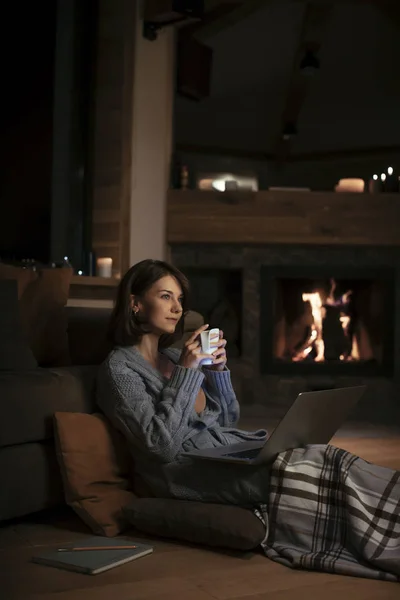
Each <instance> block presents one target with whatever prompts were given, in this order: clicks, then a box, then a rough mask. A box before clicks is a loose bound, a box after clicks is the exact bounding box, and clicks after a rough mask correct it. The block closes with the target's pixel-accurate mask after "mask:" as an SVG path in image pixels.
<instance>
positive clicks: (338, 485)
mask: <svg viewBox="0 0 400 600" xmlns="http://www.w3.org/2000/svg"><path fill="white" fill-rule="evenodd" d="M255 512H256V515H257V516H258V517H259V518H260V519H261V520H262V521H263V522H264V523H265V525H266V527H267V534H266V537H265V540H264V542H263V543H262V547H263V550H264V552H265V554H266V556H267V557H268V558H270V559H272V560H274V561H276V562H279V563H281V564H283V565H286V566H288V567H291V568H293V569H311V570H318V571H326V572H329V573H337V574H342V575H353V576H356V577H368V578H373V579H385V580H389V581H400V471H392V470H391V469H387V468H384V467H378V466H376V465H372V464H371V463H368V462H366V461H365V460H363V459H361V458H358V457H356V456H354V455H353V454H350V453H349V452H346V451H345V450H341V449H340V448H335V447H334V446H329V445H328V446H325V445H316V446H307V447H306V448H298V449H296V450H289V451H287V452H284V453H282V454H280V455H279V456H278V457H277V459H276V460H275V462H274V464H273V466H272V472H271V491H270V494H269V503H268V505H265V506H261V507H259V509H257V510H256V511H255Z"/></svg>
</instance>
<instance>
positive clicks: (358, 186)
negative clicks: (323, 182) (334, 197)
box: [335, 178, 365, 193]
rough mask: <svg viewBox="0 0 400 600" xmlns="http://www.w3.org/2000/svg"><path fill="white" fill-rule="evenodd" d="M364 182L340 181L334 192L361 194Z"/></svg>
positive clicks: (359, 180) (358, 180) (353, 180)
mask: <svg viewBox="0 0 400 600" xmlns="http://www.w3.org/2000/svg"><path fill="white" fill-rule="evenodd" d="M364 187H365V182H364V180H363V179H354V178H353V179H350V178H349V179H340V180H339V183H338V184H337V185H336V186H335V192H353V193H354V192H355V193H362V192H363V191H364Z"/></svg>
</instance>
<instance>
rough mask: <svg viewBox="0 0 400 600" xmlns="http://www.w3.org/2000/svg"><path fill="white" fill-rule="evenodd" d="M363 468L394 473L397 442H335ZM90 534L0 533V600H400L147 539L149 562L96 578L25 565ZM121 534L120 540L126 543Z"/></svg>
mask: <svg viewBox="0 0 400 600" xmlns="http://www.w3.org/2000/svg"><path fill="white" fill-rule="evenodd" d="M333 443H335V445H337V446H340V447H343V448H345V449H347V450H349V451H351V452H354V453H355V454H358V455H359V456H361V457H362V458H365V459H366V460H369V461H372V462H375V463H377V464H380V465H382V466H387V467H390V468H397V469H400V435H397V436H396V435H392V434H388V433H387V432H386V433H385V432H383V433H382V435H381V436H379V435H376V432H375V435H374V437H370V438H369V437H362V436H361V434H360V431H358V433H357V436H354V437H342V438H335V439H334V440H333ZM89 534H90V532H89V531H88V530H87V529H86V527H85V526H84V525H83V524H81V523H80V521H79V519H78V518H77V517H75V516H74V515H73V514H72V513H71V512H69V511H68V510H66V509H65V510H63V511H58V512H56V513H54V512H53V513H47V514H46V515H43V514H42V515H41V516H40V517H38V516H35V517H32V516H31V517H29V518H28V519H22V520H21V521H20V522H18V523H13V524H9V525H7V526H3V527H1V528H0V598H1V600H141V599H146V600H212V599H214V600H216V599H217V600H230V599H235V600H289V599H290V600H292V599H293V600H303V599H306V600H321V598H322V599H323V600H332V599H335V600H336V599H340V600H373V599H376V600H399V599H400V584H398V583H387V582H381V581H374V580H366V579H359V578H353V577H344V576H334V575H329V574H324V573H314V572H306V571H294V570H291V569H288V568H286V567H283V566H281V565H279V564H276V563H273V562H272V561H270V560H268V559H267V558H265V557H264V556H263V555H262V554H260V553H257V552H255V553H229V552H224V551H223V550H221V551H219V550H218V551H217V550H211V549H208V548H202V547H196V546H191V545H188V544H182V543H176V542H173V541H163V540H159V539H154V538H146V537H145V536H143V535H137V534H135V532H129V533H128V536H132V537H133V538H134V539H137V540H146V539H151V540H152V544H153V546H154V554H152V555H150V556H147V557H144V558H142V559H140V560H138V561H134V562H132V563H129V564H126V565H123V566H121V567H118V568H116V569H113V570H111V571H108V572H106V573H103V574H101V575H96V576H89V575H80V574H77V573H71V572H68V571H61V570H58V569H54V568H51V567H45V566H41V565H36V564H33V563H31V562H30V558H31V556H32V554H34V553H35V552H38V550H39V549H40V550H43V549H44V548H52V547H57V546H58V545H59V544H65V543H68V542H73V541H76V540H79V539H83V538H85V536H87V535H89ZM125 535H126V534H124V536H125Z"/></svg>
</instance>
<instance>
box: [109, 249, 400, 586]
mask: <svg viewBox="0 0 400 600" xmlns="http://www.w3.org/2000/svg"><path fill="white" fill-rule="evenodd" d="M187 300H188V282H187V280H186V278H185V276H184V275H183V274H182V273H181V272H180V271H178V270H177V269H176V268H174V267H173V266H171V265H169V264H167V263H164V262H161V261H154V260H145V261H142V262H140V263H138V264H137V265H135V266H133V267H132V268H131V269H129V271H128V272H127V273H126V275H125V276H124V278H123V279H122V281H121V283H120V286H119V290H118V296H117V302H116V306H115V309H114V312H113V316H112V319H111V328H110V332H111V335H112V338H113V341H114V346H115V348H114V350H113V351H112V352H111V354H110V355H109V356H108V358H107V360H106V361H105V362H104V364H103V365H102V367H101V368H100V370H99V377H98V386H97V400H98V404H99V406H100V408H101V409H102V410H103V412H104V413H105V415H106V416H107V417H108V418H109V419H110V420H111V422H112V423H113V424H114V425H115V427H116V428H117V429H119V431H121V432H122V434H123V435H124V436H125V438H126V439H127V441H128V444H129V447H130V449H131V451H132V455H133V464H134V470H135V475H136V476H137V477H138V478H139V479H141V480H142V481H144V483H145V484H146V485H147V487H148V488H149V489H150V491H151V493H152V494H153V495H155V496H158V497H172V498H181V499H186V500H200V501H204V502H218V503H228V504H237V505H241V506H244V507H249V508H253V509H255V510H256V514H258V516H260V518H262V517H263V519H264V521H265V522H267V520H268V517H267V512H268V513H269V516H270V519H269V520H270V527H269V533H268V540H267V541H266V543H265V544H264V550H265V551H266V553H267V555H268V556H270V557H271V558H273V559H274V560H277V561H279V562H282V563H283V564H287V565H290V566H296V567H299V566H303V567H306V568H314V569H315V568H316V569H321V568H323V569H324V570H327V569H328V570H331V571H334V572H345V573H349V572H351V573H352V574H358V575H360V574H361V575H363V576H371V577H377V576H381V577H382V576H385V577H386V578H390V577H392V578H393V577H394V576H393V575H392V576H390V575H388V574H384V575H382V574H381V573H380V571H379V570H382V571H390V572H391V573H396V574H398V575H400V481H399V479H400V473H398V472H395V471H391V470H389V469H383V468H382V467H375V466H371V465H368V463H366V462H365V461H362V460H361V459H358V458H357V457H354V456H353V455H351V454H349V453H348V452H345V451H344V450H340V449H337V448H334V447H332V446H308V447H307V448H299V449H296V450H290V451H288V452H286V453H282V454H280V455H279V457H278V458H277V459H276V460H275V462H274V463H273V465H270V466H266V465H256V466H248V465H246V466H241V465H237V464H225V463H219V462H212V461H204V463H201V462H196V463H194V462H192V461H191V460H190V459H188V458H186V457H184V456H183V455H182V453H183V452H185V451H187V450H190V449H193V448H205V447H215V446H222V445H226V444H232V443H237V442H241V441H249V440H260V441H261V440H263V439H265V438H266V436H267V432H266V431H265V430H259V431H255V432H248V431H242V430H239V429H237V428H235V426H236V424H237V422H238V418H239V405H238V402H237V399H236V396H235V392H234V390H233V388H232V383H231V378H230V372H229V370H228V368H227V357H226V340H224V339H223V336H222V332H221V337H220V340H219V344H218V347H217V348H216V350H215V351H214V354H213V364H212V365H210V366H202V361H203V360H204V359H205V358H209V355H206V354H202V352H201V346H200V342H199V334H200V333H201V331H203V330H205V329H206V328H207V327H208V325H204V326H203V327H201V328H200V329H198V330H197V331H196V332H194V334H193V335H192V336H191V337H190V338H189V339H188V340H187V341H186V343H185V345H184V348H183V350H182V352H180V351H178V350H174V349H171V348H169V346H170V345H171V344H172V343H173V342H174V341H175V340H176V339H178V338H180V337H181V336H182V333H183V319H184V315H185V312H186V310H187ZM368 487H373V489H374V492H373V493H371V494H369V491H368ZM257 507H259V508H260V510H258V508H257ZM346 509H347V513H348V514H346ZM291 521H293V522H291ZM349 532H350V533H351V534H352V537H351V544H350V545H351V548H352V549H353V548H357V552H360V556H361V555H362V556H363V561H364V563H366V561H369V562H371V561H372V562H371V565H369V564H367V565H366V564H363V565H360V564H359V563H358V562H357V560H355V559H354V553H353V550H349V549H348V548H347V547H346V544H345V542H346V540H347V539H348V535H349ZM354 563H355V564H356V567H355V565H354ZM372 563H373V564H372ZM396 564H397V566H396ZM343 565H344V566H343ZM349 569H350V571H349ZM357 569H358V571H357ZM396 569H397V570H396ZM355 571H356V572H355ZM394 578H395V579H396V577H394Z"/></svg>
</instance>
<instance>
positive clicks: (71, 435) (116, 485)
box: [54, 412, 135, 537]
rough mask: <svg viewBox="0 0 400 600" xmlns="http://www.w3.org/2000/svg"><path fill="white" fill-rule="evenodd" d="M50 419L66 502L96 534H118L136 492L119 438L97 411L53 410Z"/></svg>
mask: <svg viewBox="0 0 400 600" xmlns="http://www.w3.org/2000/svg"><path fill="white" fill-rule="evenodd" d="M54 424H55V446H56V453H57V459H58V462H59V465H60V469H61V476H62V480H63V487H64V494H65V500H66V502H67V504H68V505H69V506H71V508H72V509H73V510H74V511H75V512H76V513H77V514H78V515H79V517H80V518H81V519H82V520H83V521H84V522H85V523H86V524H87V525H88V526H89V527H90V529H91V530H92V531H93V532H94V533H95V534H99V535H105V536H108V537H110V536H115V535H118V534H119V533H120V532H121V531H123V530H124V529H125V528H126V527H127V526H128V519H127V517H126V515H125V513H123V510H122V509H123V507H124V506H127V505H128V504H130V503H131V502H132V500H133V499H134V498H135V495H134V493H133V491H132V489H131V483H130V472H131V470H132V457H131V456H130V454H129V452H128V450H127V447H126V445H125V442H124V439H123V438H122V436H121V435H120V434H119V432H117V431H116V430H115V429H114V428H112V427H111V425H110V424H109V423H108V421H107V420H106V418H105V417H104V416H103V415H100V414H96V413H95V414H92V415H88V414H79V413H68V412H56V413H55V415H54Z"/></svg>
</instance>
